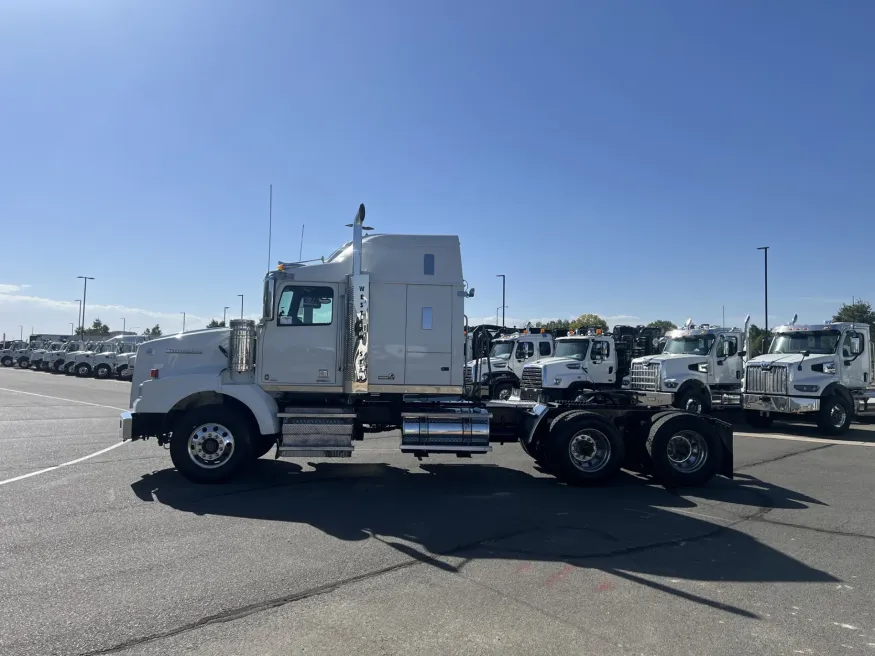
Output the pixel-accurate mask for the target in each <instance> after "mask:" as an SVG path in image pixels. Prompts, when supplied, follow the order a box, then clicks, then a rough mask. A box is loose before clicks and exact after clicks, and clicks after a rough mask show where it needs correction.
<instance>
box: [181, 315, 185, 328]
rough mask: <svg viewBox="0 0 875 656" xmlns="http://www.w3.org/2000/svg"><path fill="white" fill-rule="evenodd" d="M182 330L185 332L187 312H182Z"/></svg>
mask: <svg viewBox="0 0 875 656" xmlns="http://www.w3.org/2000/svg"><path fill="white" fill-rule="evenodd" d="M182 332H185V312H182Z"/></svg>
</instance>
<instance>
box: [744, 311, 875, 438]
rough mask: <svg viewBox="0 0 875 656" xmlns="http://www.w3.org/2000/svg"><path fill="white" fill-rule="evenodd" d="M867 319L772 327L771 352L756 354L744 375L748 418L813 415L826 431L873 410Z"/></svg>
mask: <svg viewBox="0 0 875 656" xmlns="http://www.w3.org/2000/svg"><path fill="white" fill-rule="evenodd" d="M869 328H870V327H869V324H866V323H851V322H825V323H822V324H817V325H800V326H797V325H796V317H794V318H793V321H791V322H790V323H789V324H787V325H783V326H778V327H777V328H775V330H774V338H773V339H772V343H771V345H770V347H769V352H768V353H766V354H764V355H761V356H758V357H756V358H752V359H751V360H750V361H749V362H748V363H747V368H746V371H745V376H744V409H745V416H746V420H747V422H748V423H749V424H750V425H752V426H755V427H757V428H767V427H769V426H770V425H771V423H772V421H774V420H775V419H776V418H783V419H806V418H809V419H813V420H814V421H815V422H816V423H817V425H818V427H819V428H820V430H821V431H823V432H824V433H825V434H827V435H841V434H843V433H846V432H847V431H848V429H849V428H850V426H851V422H852V421H853V420H854V419H855V418H865V417H873V416H875V388H873V387H872V382H873V381H872V377H873V374H875V372H873V370H872V369H873V365H872V359H871V352H872V345H871V342H870V341H869V340H870V329H869Z"/></svg>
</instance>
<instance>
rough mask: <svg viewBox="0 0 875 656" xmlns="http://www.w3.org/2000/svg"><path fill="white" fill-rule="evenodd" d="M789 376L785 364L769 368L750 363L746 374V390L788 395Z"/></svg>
mask: <svg viewBox="0 0 875 656" xmlns="http://www.w3.org/2000/svg"><path fill="white" fill-rule="evenodd" d="M787 377H788V376H787V367H785V366H783V365H773V366H771V367H769V368H768V369H763V368H762V367H761V366H758V365H755V364H754V365H750V366H748V368H747V371H746V372H745V376H744V391H745V392H753V393H759V394H783V395H787V394H788V391H787Z"/></svg>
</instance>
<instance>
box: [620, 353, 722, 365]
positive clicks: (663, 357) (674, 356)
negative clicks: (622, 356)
mask: <svg viewBox="0 0 875 656" xmlns="http://www.w3.org/2000/svg"><path fill="white" fill-rule="evenodd" d="M707 361H708V356H707V355H694V354H691V353H659V354H657V355H645V356H643V357H640V358H635V359H634V360H632V364H651V363H658V362H677V363H678V364H682V363H686V364H693V363H694V362H696V363H698V362H707Z"/></svg>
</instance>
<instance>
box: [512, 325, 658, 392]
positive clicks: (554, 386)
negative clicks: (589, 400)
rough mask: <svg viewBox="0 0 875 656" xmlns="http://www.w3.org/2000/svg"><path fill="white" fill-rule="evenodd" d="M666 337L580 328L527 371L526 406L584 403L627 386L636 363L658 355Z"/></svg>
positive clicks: (641, 330) (640, 330)
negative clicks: (637, 359)
mask: <svg viewBox="0 0 875 656" xmlns="http://www.w3.org/2000/svg"><path fill="white" fill-rule="evenodd" d="M661 336H662V331H661V330H660V329H658V328H648V327H645V326H635V327H633V326H615V327H614V330H613V332H606V331H603V330H602V329H601V328H594V327H581V328H578V329H577V330H575V331H568V334H567V335H566V336H565V337H558V338H557V339H556V340H555V351H554V353H553V357H548V358H542V359H540V360H538V361H537V362H535V363H533V364H531V365H528V366H526V367H525V368H524V369H523V373H522V376H521V381H520V398H521V399H523V400H526V401H580V400H582V399H583V398H586V397H587V396H589V395H590V392H592V391H597V390H611V389H620V388H623V387H627V386H628V374H629V368H630V365H631V363H632V362H633V360H634V358H635V357H636V356H639V355H643V354H646V353H656V351H657V350H658V349H659V348H661V343H660V338H661Z"/></svg>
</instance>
